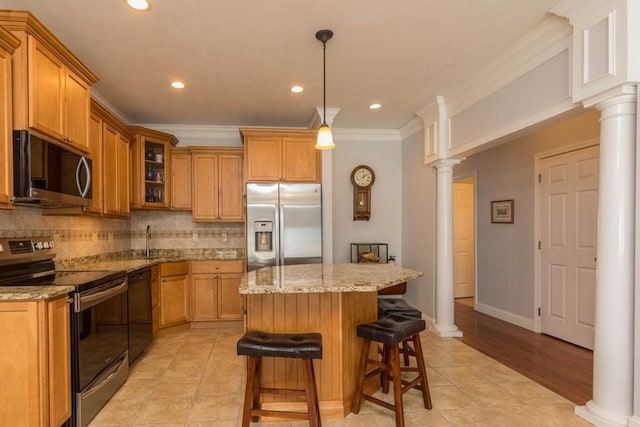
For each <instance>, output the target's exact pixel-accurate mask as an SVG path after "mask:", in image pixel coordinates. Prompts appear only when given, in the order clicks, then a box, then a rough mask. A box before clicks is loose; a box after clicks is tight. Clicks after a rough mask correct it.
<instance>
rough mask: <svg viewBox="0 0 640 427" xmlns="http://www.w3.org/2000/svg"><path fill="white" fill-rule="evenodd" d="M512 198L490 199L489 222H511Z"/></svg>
mask: <svg viewBox="0 0 640 427" xmlns="http://www.w3.org/2000/svg"><path fill="white" fill-rule="evenodd" d="M513 218H514V217H513V199H510V200H492V201H491V223H492V224H513Z"/></svg>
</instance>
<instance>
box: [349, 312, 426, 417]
mask: <svg viewBox="0 0 640 427" xmlns="http://www.w3.org/2000/svg"><path fill="white" fill-rule="evenodd" d="M425 328H426V324H425V321H424V320H422V319H416V318H411V317H407V316H401V315H396V314H390V315H388V316H386V317H383V318H382V319H379V320H377V321H375V322H371V323H364V324H361V325H358V327H357V328H356V333H357V335H358V336H359V337H361V338H363V342H362V347H361V351H360V363H359V366H358V375H357V380H356V381H357V382H356V389H355V393H354V396H353V406H352V408H351V410H352V412H353V413H355V414H357V413H358V412H360V405H361V404H362V399H365V400H368V401H370V402H373V403H375V404H377V405H380V406H382V407H384V408H387V409H391V410H393V411H395V415H396V426H398V427H403V426H404V406H403V402H402V395H403V394H404V393H406V392H407V391H409V390H410V389H412V388H415V389H417V390H419V391H420V392H421V393H422V400H423V402H424V407H425V408H426V409H431V395H430V393H429V383H428V381H427V371H426V368H425V366H424V358H423V354H422V344H421V342H420V332H422V331H424V330H425ZM407 340H408V341H411V342H412V343H413V346H414V351H413V352H412V353H411V356H413V357H415V359H416V366H415V367H408V366H407V367H400V345H401V344H402V343H403V342H404V341H407ZM372 341H374V342H377V343H381V344H382V345H383V358H382V361H379V360H377V359H370V358H369V347H370V345H371V342H372ZM369 365H373V366H375V369H374V370H372V371H371V372H369V373H367V372H366V371H367V367H368V366H369ZM402 372H417V373H418V375H417V376H416V377H415V378H413V379H412V380H410V381H407V380H403V379H402V377H401V375H402ZM377 375H380V381H381V384H383V391H384V385H385V384H387V386H388V383H389V382H388V378H389V376H391V379H392V380H393V400H394V404H393V405H392V404H390V403H387V402H384V401H382V400H380V399H378V398H375V397H373V396H372V395H369V394H366V393H364V392H363V386H364V383H365V382H366V381H368V380H369V379H371V378H374V377H376V376H377Z"/></svg>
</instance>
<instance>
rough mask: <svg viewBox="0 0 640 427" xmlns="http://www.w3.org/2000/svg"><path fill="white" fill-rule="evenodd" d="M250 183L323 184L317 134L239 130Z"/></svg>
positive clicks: (269, 130) (305, 131) (285, 130)
mask: <svg viewBox="0 0 640 427" xmlns="http://www.w3.org/2000/svg"><path fill="white" fill-rule="evenodd" d="M240 133H241V134H242V139H243V142H244V154H245V156H244V157H245V162H244V164H245V174H246V180H247V181H248V182H253V181H283V182H318V183H319V182H320V181H321V165H322V163H321V155H320V151H319V150H316V149H315V148H314V147H315V143H316V135H317V131H315V130H288V129H240Z"/></svg>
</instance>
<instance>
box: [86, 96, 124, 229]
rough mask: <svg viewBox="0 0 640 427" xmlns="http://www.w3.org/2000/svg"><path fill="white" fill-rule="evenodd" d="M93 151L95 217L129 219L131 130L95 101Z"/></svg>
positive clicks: (91, 208) (91, 133) (91, 135)
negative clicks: (99, 215)
mask: <svg viewBox="0 0 640 427" xmlns="http://www.w3.org/2000/svg"><path fill="white" fill-rule="evenodd" d="M89 118H90V121H89V142H90V144H89V148H90V154H91V157H92V159H93V189H94V191H93V197H92V199H91V201H92V203H91V206H89V207H88V208H87V210H88V211H90V212H92V213H98V214H104V215H109V216H116V217H128V216H129V205H130V203H129V188H130V180H131V178H130V177H131V165H130V157H131V155H130V151H131V150H130V146H131V140H132V139H133V136H132V134H131V133H130V131H129V128H128V127H127V126H126V125H125V124H124V123H122V122H121V121H120V120H118V119H117V118H116V117H115V116H113V115H112V114H111V113H110V112H108V111H107V110H106V109H105V108H104V107H102V106H101V105H100V104H98V103H97V102H95V101H94V100H91V115H90V117H89Z"/></svg>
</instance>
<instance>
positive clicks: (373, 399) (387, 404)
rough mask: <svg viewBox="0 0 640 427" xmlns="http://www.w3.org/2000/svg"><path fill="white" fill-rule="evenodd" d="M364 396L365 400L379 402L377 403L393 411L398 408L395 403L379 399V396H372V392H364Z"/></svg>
mask: <svg viewBox="0 0 640 427" xmlns="http://www.w3.org/2000/svg"><path fill="white" fill-rule="evenodd" d="M362 398H363V399H364V400H368V401H369V402H373V403H375V404H377V405H380V406H383V407H385V408H387V409H391V410H392V411H395V410H396V407H395V405H392V404H391V403H389V402H385V401H384V400H380V399H378V398H377V397H373V396H371V395H370V394H365V393H362Z"/></svg>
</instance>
